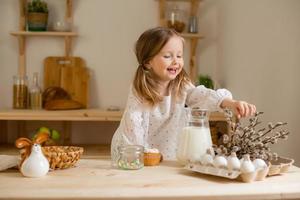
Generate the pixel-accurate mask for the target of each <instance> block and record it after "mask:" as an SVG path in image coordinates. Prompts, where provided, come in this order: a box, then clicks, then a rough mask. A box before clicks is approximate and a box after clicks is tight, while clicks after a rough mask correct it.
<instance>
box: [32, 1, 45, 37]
mask: <svg viewBox="0 0 300 200" xmlns="http://www.w3.org/2000/svg"><path fill="white" fill-rule="evenodd" d="M47 23H48V6H47V3H46V2H45V1H41V0H32V1H31V2H28V4H27V26H28V30H29V31H46V30H47Z"/></svg>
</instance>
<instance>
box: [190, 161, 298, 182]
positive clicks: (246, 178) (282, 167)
mask: <svg viewBox="0 0 300 200" xmlns="http://www.w3.org/2000/svg"><path fill="white" fill-rule="evenodd" d="M293 163H294V160H293V159H291V158H284V157H278V159H277V160H276V161H271V162H269V164H268V167H267V168H264V169H258V170H256V171H254V172H252V173H242V172H241V171H240V170H231V171H230V170H228V169H225V168H216V167H214V166H204V165H201V164H200V163H188V164H187V165H186V166H185V167H184V168H185V169H187V170H190V171H194V172H199V173H202V174H209V175H214V176H219V177H224V178H228V179H238V180H241V181H243V182H252V181H261V180H264V179H265V178H266V177H267V176H273V175H278V174H282V173H286V172H288V170H289V168H290V167H291V166H292V165H293Z"/></svg>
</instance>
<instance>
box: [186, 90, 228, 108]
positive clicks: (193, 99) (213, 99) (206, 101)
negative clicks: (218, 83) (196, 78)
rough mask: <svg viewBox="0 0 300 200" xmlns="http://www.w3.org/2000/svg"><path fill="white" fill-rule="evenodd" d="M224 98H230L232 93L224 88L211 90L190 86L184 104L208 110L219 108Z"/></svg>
mask: <svg viewBox="0 0 300 200" xmlns="http://www.w3.org/2000/svg"><path fill="white" fill-rule="evenodd" d="M224 98H230V99H232V94H231V92H229V91H228V90H226V89H218V90H216V91H215V90H212V89H208V88H206V87H204V86H203V85H200V86H197V87H195V86H191V87H190V88H189V89H188V90H187V98H186V104H187V106H189V107H199V108H203V109H208V110H210V111H217V110H220V109H221V108H220V105H221V103H222V101H223V100H224Z"/></svg>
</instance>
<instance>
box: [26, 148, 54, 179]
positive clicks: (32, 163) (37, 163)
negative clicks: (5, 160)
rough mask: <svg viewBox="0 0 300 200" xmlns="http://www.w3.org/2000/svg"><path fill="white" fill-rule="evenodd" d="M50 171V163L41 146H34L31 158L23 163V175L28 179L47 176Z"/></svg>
mask: <svg viewBox="0 0 300 200" xmlns="http://www.w3.org/2000/svg"><path fill="white" fill-rule="evenodd" d="M48 171H49V162H48V160H47V158H46V157H45V156H44V154H43V152H42V148H41V146H40V145H39V144H33V145H32V148H31V154H30V156H29V157H28V158H27V159H26V160H25V161H24V162H23V164H22V166H21V173H22V174H23V175H24V176H27V177H41V176H45V175H46V174H47V173H48Z"/></svg>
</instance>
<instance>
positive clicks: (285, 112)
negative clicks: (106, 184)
mask: <svg viewBox="0 0 300 200" xmlns="http://www.w3.org/2000/svg"><path fill="white" fill-rule="evenodd" d="M48 3H49V7H50V10H52V11H53V12H52V13H51V16H50V17H51V18H50V21H53V20H54V19H61V18H62V17H63V15H62V13H63V11H64V1H61V0H48ZM157 4H158V3H157V1H156V0H124V1H121V0H109V1H108V0H74V24H75V29H76V31H77V32H78V33H79V37H78V38H76V39H75V42H74V55H75V56H81V57H83V58H84V59H85V60H86V62H87V65H88V67H89V68H90V69H91V98H90V99H91V102H90V103H91V106H92V107H103V108H106V107H108V106H110V105H117V106H120V107H124V105H125V101H126V96H127V91H128V87H129V84H130V82H131V80H132V77H133V74H134V71H135V69H136V65H137V64H136V60H135V56H134V53H133V46H134V42H135V41H136V40H137V37H138V36H139V35H140V34H141V33H142V32H143V31H144V30H145V29H147V28H150V27H154V26H156V25H158V9H157V8H158V5H157ZM299 10H300V1H298V0H206V1H204V2H203V4H201V5H200V11H201V12H200V15H199V30H200V32H201V33H203V34H204V35H205V39H204V40H202V41H201V42H200V43H199V46H198V54H199V57H198V64H199V71H200V72H201V73H204V74H210V75H212V76H213V78H214V79H217V81H218V82H219V83H220V84H221V85H222V86H223V87H227V88H228V89H230V90H231V91H232V92H233V94H234V96H235V97H236V98H238V99H244V100H248V101H250V102H252V103H254V104H256V105H257V107H258V109H259V110H261V111H264V112H265V114H264V118H263V120H264V122H269V121H274V122H276V121H287V122H288V123H289V125H288V129H289V130H290V132H291V133H292V135H291V136H290V138H289V140H288V141H285V142H282V143H280V145H279V146H277V147H276V149H275V150H276V151H278V152H279V153H280V154H282V155H287V156H290V157H293V158H296V160H299V161H300V156H299V155H298V154H297V143H298V142H299V141H300V140H299V139H300V136H299V135H298V132H299V131H298V130H300V124H299V123H297V119H298V113H297V112H299V111H300V106H299V103H298V102H299V100H300V92H299V89H298V88H296V87H297V86H299V85H300V84H299V79H297V78H296V76H297V75H299V74H300V73H299V65H300V57H299V55H300V37H299V35H300V12H299ZM51 19H52V20H51ZM0 24H1V29H0V94H2V95H1V97H2V98H1V101H0V108H3V107H10V106H11V101H12V88H11V87H12V85H11V84H12V76H13V75H15V74H16V73H17V67H18V60H17V54H18V44H17V40H16V39H15V38H14V37H12V36H10V35H9V32H10V31H13V30H17V29H18V1H17V0H1V1H0ZM63 53H64V46H63V40H62V39H60V38H37V37H32V38H28V40H27V58H28V59H27V69H28V71H27V74H28V75H32V73H33V72H34V71H38V72H40V73H42V62H43V59H44V58H45V57H47V56H59V55H63ZM186 63H188V61H187V60H186ZM116 126H117V124H115V123H111V124H109V125H105V124H100V125H98V124H95V123H75V124H74V126H73V132H74V138H73V142H75V143H80V142H83V143H88V142H91V143H105V142H108V141H109V140H110V137H111V135H112V132H113V130H114V129H115V128H116ZM29 127H33V125H29ZM85 128H87V130H88V131H86V133H85V134H84V136H83V135H82V134H81V133H80V131H82V130H86V129H85ZM29 129H30V128H29ZM99 135H101V137H99ZM299 161H298V162H297V163H298V164H300V162H299Z"/></svg>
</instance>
